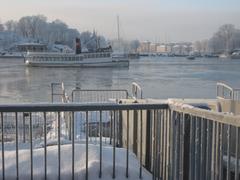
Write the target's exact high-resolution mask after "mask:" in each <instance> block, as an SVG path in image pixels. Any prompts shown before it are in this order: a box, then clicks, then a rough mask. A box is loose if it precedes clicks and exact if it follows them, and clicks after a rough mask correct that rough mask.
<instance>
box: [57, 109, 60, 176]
mask: <svg viewBox="0 0 240 180" xmlns="http://www.w3.org/2000/svg"><path fill="white" fill-rule="evenodd" d="M57 124H58V126H57V128H58V179H59V180H60V179H61V120H60V112H57Z"/></svg>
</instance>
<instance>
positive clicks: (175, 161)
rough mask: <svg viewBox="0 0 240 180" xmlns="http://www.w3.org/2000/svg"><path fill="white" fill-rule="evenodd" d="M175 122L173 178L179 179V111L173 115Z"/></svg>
mask: <svg viewBox="0 0 240 180" xmlns="http://www.w3.org/2000/svg"><path fill="white" fill-rule="evenodd" d="M175 123H176V126H175V127H176V129H175V131H176V133H175V145H174V146H175V155H174V156H175V160H174V164H175V165H174V167H175V168H174V179H179V146H180V133H179V132H180V131H179V130H180V122H179V113H178V112H177V113H176V117H175Z"/></svg>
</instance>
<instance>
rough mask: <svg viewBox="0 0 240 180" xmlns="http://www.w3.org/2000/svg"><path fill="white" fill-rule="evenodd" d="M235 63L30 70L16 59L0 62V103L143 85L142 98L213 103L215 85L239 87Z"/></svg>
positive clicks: (152, 62)
mask: <svg viewBox="0 0 240 180" xmlns="http://www.w3.org/2000/svg"><path fill="white" fill-rule="evenodd" d="M239 70H240V60H220V59H214V58H213V59H204V58H201V59H200V58H199V59H196V60H195V61H189V60H186V59H185V58H163V57H153V58H151V57H146V58H141V59H140V60H132V61H131V62H130V67H129V68H39V67H38V68H37V67H34V68H31V67H25V66H24V64H23V60H20V59H0V102H1V103H9V102H39V101H41V102H46V101H50V84H51V83H52V82H62V81H63V82H64V83H65V84H71V85H76V84H77V85H78V86H79V87H80V88H85V89H86V88H91V89H97V88H101V89H104V88H106V89H110V88H115V89H117V88H121V89H128V90H130V84H131V82H133V81H136V82H138V83H139V84H141V85H142V88H143V95H144V97H150V98H173V97H178V98H215V85H216V82H217V81H226V82H229V83H230V84H235V86H238V87H240V73H239Z"/></svg>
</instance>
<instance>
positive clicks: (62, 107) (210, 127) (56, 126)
mask: <svg viewBox="0 0 240 180" xmlns="http://www.w3.org/2000/svg"><path fill="white" fill-rule="evenodd" d="M26 112H27V113H28V117H27V118H28V122H29V124H28V128H27V132H28V134H29V138H27V139H25V143H23V142H24V141H23V138H21V135H20V134H21V132H22V131H23V129H22V128H21V126H20V124H21V123H22V122H21V121H23V119H21V118H19V116H20V114H23V113H26ZM92 112H94V116H97V120H96V122H95V124H91V121H90V119H91V113H92ZM106 113H107V115H106ZM9 114H11V115H13V119H14V121H13V122H14V126H13V129H14V130H15V138H14V139H11V142H13V143H10V145H11V149H8V148H9V147H8V146H9V142H7V141H8V140H7V139H6V136H5V135H6V133H7V131H6V128H3V127H5V124H6V123H7V122H8V120H9V119H8V117H9V116H8V115H9ZM36 114H38V116H39V117H41V118H39V121H41V123H39V126H40V127H41V128H42V134H41V135H39V136H35V137H34V134H38V133H36V129H34V124H35V121H36V119H35V118H34V117H36V116H35V115H36ZM66 114H68V116H67V115H66ZM104 114H105V115H104ZM78 115H79V116H80V115H81V118H79V117H78ZM0 119H1V127H2V128H1V161H0V162H1V165H2V166H1V169H0V171H1V175H2V179H8V178H9V177H11V178H17V179H19V178H22V177H23V176H22V174H24V173H26V172H22V171H21V167H22V166H23V164H20V161H19V159H21V158H22V157H21V156H22V154H21V152H22V150H25V152H28V153H29V156H30V162H29V163H30V165H29V167H30V168H29V174H28V175H29V177H28V178H29V179H35V178H36V176H37V174H36V173H37V171H40V172H42V174H40V175H39V177H41V178H42V179H47V178H49V177H48V176H49V174H48V168H49V164H48V163H49V162H48V158H49V156H48V153H50V151H51V149H52V148H54V147H57V149H56V150H57V151H56V153H57V158H56V162H57V163H56V168H57V171H56V172H57V177H58V179H60V178H62V179H66V178H67V177H66V176H64V175H65V174H64V172H63V167H64V166H65V161H63V159H64V157H65V156H67V154H65V153H63V151H64V145H63V144H65V142H64V140H65V141H66V144H69V143H70V152H69V153H70V154H71V158H70V159H71V167H70V173H69V174H70V176H71V177H70V178H72V179H74V178H76V179H77V178H79V177H85V179H88V177H89V176H90V174H89V158H90V156H89V153H90V151H89V150H90V148H91V146H90V144H91V140H90V138H91V137H93V136H94V137H95V138H96V137H97V141H98V142H99V143H97V147H98V149H99V151H98V153H99V155H98V158H99V161H98V162H99V164H98V169H95V171H96V173H98V177H99V178H103V179H104V177H105V176H106V174H103V166H104V163H106V161H104V160H103V146H104V142H107V143H106V144H110V145H111V149H112V151H111V154H109V156H111V157H112V163H111V174H112V178H117V177H118V176H119V174H118V173H116V171H117V168H118V166H117V162H116V161H117V160H116V156H117V152H118V151H117V149H118V147H124V148H125V150H124V151H125V157H122V159H123V158H124V160H125V167H124V168H125V172H124V176H125V177H126V178H128V177H131V176H133V174H132V173H133V172H131V171H130V168H131V166H130V165H129V164H130V153H131V152H133V153H135V154H136V157H137V158H138V160H139V172H138V177H139V178H144V177H143V167H145V168H146V169H147V170H149V171H150V172H151V173H152V179H169V180H178V179H182V180H183V179H184V180H185V179H189V180H192V179H195V180H205V179H209V180H210V179H211V180H213V179H220V180H221V179H227V180H230V179H231V180H232V179H234V180H238V179H239V161H240V157H239V154H240V153H239V151H240V150H239V149H240V148H239V140H240V138H239V128H240V118H239V116H233V115H226V114H221V113H215V112H212V111H208V110H202V109H198V108H193V107H190V106H180V105H175V104H106V103H98V104H76V103H74V104H72V103H68V104H28V105H27V104H24V105H1V106H0ZM52 119H54V121H52ZM106 119H107V120H109V122H110V123H109V124H105V125H104V122H105V121H106ZM78 121H84V126H83V129H82V132H83V134H84V135H82V138H81V136H80V138H78V133H76V131H77V130H78V129H76V127H77V123H78ZM48 122H52V124H51V126H49V124H48ZM68 122H70V123H68ZM66 126H71V128H70V129H71V130H70V131H67V132H64V130H65V128H66ZM91 126H93V127H91ZM104 126H106V129H109V131H110V132H109V134H104V133H106V132H105V130H104ZM90 128H96V129H98V130H97V131H96V134H95V135H93V134H89V129H90ZM51 134H52V136H53V137H55V138H56V144H54V142H49V136H51ZM69 139H70V140H69ZM40 140H42V142H43V143H42V149H43V153H42V154H41V155H42V158H43V166H42V170H39V167H38V168H36V167H35V166H34V156H35V155H36V154H34V153H35V152H36V151H35V148H36V145H37V144H38V142H39V141H40ZM67 140H68V141H67ZM80 141H82V142H83V143H84V148H85V150H84V152H85V153H84V156H85V158H84V159H80V161H85V162H84V172H82V171H81V172H80V174H79V171H78V167H79V165H77V164H76V162H75V161H76V159H77V158H78V152H77V151H76V147H77V146H78V144H79V143H81V142H80ZM49 143H50V144H51V143H52V144H51V145H53V147H50V146H49ZM54 145H56V146H54ZM40 149H41V148H40ZM26 150H27V151H26ZM8 151H11V152H14V154H15V156H13V157H12V158H15V159H14V164H12V165H11V166H12V167H11V168H12V170H13V169H14V171H13V173H9V171H8V168H9V164H8V161H9V159H6V157H7V156H6V153H8ZM64 152H65V151H64ZM26 163H27V162H26ZM6 165H7V166H6ZM11 172H12V171H11ZM81 173H84V176H81ZM68 178H69V177H68Z"/></svg>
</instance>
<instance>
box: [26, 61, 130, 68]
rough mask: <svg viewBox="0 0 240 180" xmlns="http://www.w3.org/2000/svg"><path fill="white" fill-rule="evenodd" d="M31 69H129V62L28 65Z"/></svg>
mask: <svg viewBox="0 0 240 180" xmlns="http://www.w3.org/2000/svg"><path fill="white" fill-rule="evenodd" d="M27 66H29V67H128V66H129V61H126V60H121V61H112V62H110V61H108V62H90V63H87V62H83V63H57V62H56V63H47V62H46V63H31V62H30V63H28V64H27Z"/></svg>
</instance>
